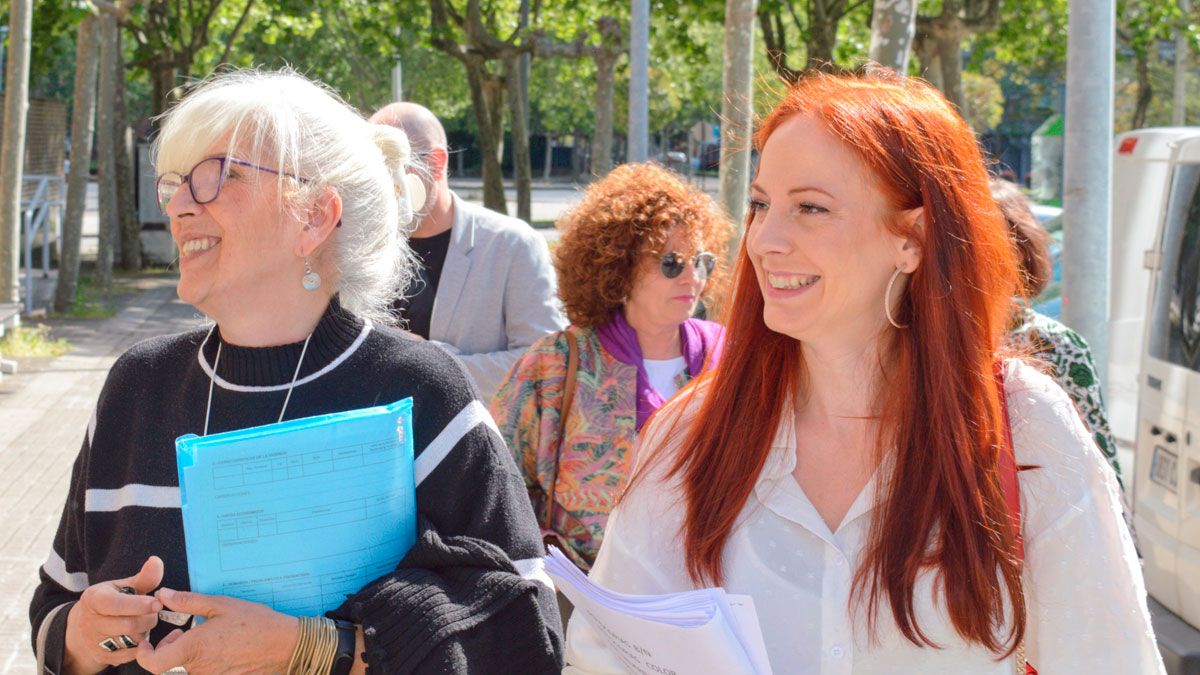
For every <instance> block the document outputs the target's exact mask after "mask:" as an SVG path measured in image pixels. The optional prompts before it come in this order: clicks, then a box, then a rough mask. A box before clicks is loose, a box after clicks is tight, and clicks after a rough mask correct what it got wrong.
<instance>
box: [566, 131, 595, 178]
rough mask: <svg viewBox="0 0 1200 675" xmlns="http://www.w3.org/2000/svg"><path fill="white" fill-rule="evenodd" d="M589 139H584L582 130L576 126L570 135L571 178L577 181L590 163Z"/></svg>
mask: <svg viewBox="0 0 1200 675" xmlns="http://www.w3.org/2000/svg"><path fill="white" fill-rule="evenodd" d="M591 156H592V149H591V143H590V141H585V140H584V137H583V131H581V130H580V129H578V128H576V129H575V133H574V134H573V135H572V136H571V180H573V181H578V180H579V179H580V177H582V176H583V173H584V171H586V170H587V167H589V166H591V163H592V157H591Z"/></svg>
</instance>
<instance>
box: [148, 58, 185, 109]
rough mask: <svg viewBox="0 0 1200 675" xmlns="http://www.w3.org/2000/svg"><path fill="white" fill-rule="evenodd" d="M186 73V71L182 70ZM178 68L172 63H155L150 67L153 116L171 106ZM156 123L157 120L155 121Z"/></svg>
mask: <svg viewBox="0 0 1200 675" xmlns="http://www.w3.org/2000/svg"><path fill="white" fill-rule="evenodd" d="M184 72H185V73H186V72H187V71H186V70H184ZM178 75H179V69H178V68H177V67H176V66H175V64H174V63H171V62H167V63H161V62H160V63H156V64H154V65H153V66H151V67H150V80H151V86H152V87H153V89H154V117H155V119H157V118H158V116H159V115H162V114H163V113H164V112H166V111H167V108H170V107H171V103H172V102H173V97H174V93H175V81H176V79H177V78H178ZM156 124H157V122H156Z"/></svg>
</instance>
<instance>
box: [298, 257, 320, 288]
mask: <svg viewBox="0 0 1200 675" xmlns="http://www.w3.org/2000/svg"><path fill="white" fill-rule="evenodd" d="M300 283H302V284H304V290H306V291H309V292H312V291H315V290H317V289H318V288H320V287H321V275H320V274H317V273H316V272H314V271H313V268H312V264H310V263H309V262H308V256H304V276H303V277H301V279H300Z"/></svg>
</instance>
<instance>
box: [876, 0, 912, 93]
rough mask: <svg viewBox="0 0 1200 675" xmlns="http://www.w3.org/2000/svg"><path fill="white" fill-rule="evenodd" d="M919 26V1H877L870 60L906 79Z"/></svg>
mask: <svg viewBox="0 0 1200 675" xmlns="http://www.w3.org/2000/svg"><path fill="white" fill-rule="evenodd" d="M916 25H917V3H916V0H875V11H874V13H873V15H872V17H871V49H870V52H869V54H868V58H869V59H870V60H872V61H874V62H875V63H878V64H880V65H882V66H886V67H888V68H891V69H892V70H894V71H896V72H897V73H900V74H901V75H904V74H906V73H907V72H908V53H909V50H910V49H911V47H912V43H913V33H914V31H915V30H916Z"/></svg>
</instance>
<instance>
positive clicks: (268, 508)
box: [175, 399, 417, 616]
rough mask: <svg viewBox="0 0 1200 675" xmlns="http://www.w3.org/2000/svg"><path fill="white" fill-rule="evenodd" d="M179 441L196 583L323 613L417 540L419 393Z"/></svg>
mask: <svg viewBox="0 0 1200 675" xmlns="http://www.w3.org/2000/svg"><path fill="white" fill-rule="evenodd" d="M175 447H176V458H177V461H178V465H179V490H180V497H181V501H182V504H183V525H184V538H185V540H186V543H187V559H188V573H189V576H190V580H191V587H192V590H193V591H197V592H200V593H208V594H215V595H228V596H232V597H236V598H241V599H243V600H251V601H254V602H260V603H263V604H266V605H269V606H270V607H272V608H273V609H275V610H276V611H279V612H283V613H285V614H291V615H293V616H315V615H321V614H323V613H325V612H326V611H328V610H331V609H335V608H336V607H338V606H339V605H341V604H342V603H343V602H344V601H345V599H346V596H347V595H350V594H353V593H356V592H357V591H359V590H360V589H362V588H363V587H364V586H366V585H367V584H368V583H370V582H371V581H374V580H375V579H378V578H379V577H381V576H383V575H384V574H386V573H388V572H390V571H392V570H393V569H395V567H396V565H397V564H398V563H399V562H400V559H401V558H403V557H404V554H405V553H407V552H408V549H410V548H411V547H412V545H413V544H414V543H415V541H416V532H417V524H416V488H415V486H414V483H413V442H412V399H404V400H403V401H398V402H396V403H393V404H391V405H387V406H378V407H374V408H363V409H360V410H351V411H348V412H342V413H334V414H330V415H322V416H319V417H309V418H305V419H297V420H288V421H286V422H280V423H278V424H269V425H266V426H261V427H254V428H251V429H241V430H237V431H230V432H226V433H221V434H213V435H211V436H204V437H200V436H195V435H187V436H182V437H180V438H179V439H177V440H176V441H175Z"/></svg>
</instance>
